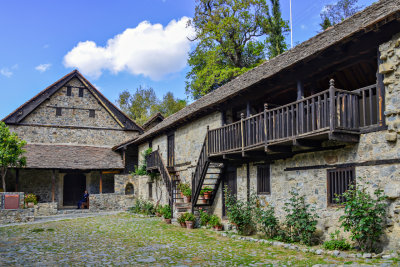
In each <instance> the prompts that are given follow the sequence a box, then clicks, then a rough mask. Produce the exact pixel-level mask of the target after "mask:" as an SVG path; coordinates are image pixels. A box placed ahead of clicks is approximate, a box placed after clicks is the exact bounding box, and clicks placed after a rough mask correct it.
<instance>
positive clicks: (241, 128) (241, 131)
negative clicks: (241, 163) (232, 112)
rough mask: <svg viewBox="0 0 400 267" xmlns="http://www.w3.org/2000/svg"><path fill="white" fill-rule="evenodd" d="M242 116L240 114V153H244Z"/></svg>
mask: <svg viewBox="0 0 400 267" xmlns="http://www.w3.org/2000/svg"><path fill="white" fill-rule="evenodd" d="M243 120H244V114H243V113H241V114H240V135H241V137H242V153H244V129H243Z"/></svg>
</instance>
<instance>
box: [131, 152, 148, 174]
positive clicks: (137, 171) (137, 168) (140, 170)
mask: <svg viewBox="0 0 400 267" xmlns="http://www.w3.org/2000/svg"><path fill="white" fill-rule="evenodd" d="M151 152H153V149H152V148H151V147H149V148H148V149H146V150H145V151H143V152H142V153H141V154H142V155H141V156H142V158H143V160H142V162H141V165H140V166H135V171H134V172H132V173H131V174H132V175H147V174H148V173H147V166H146V165H147V164H146V159H147V157H148V156H149V155H150V154H151Z"/></svg>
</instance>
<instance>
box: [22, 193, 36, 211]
mask: <svg viewBox="0 0 400 267" xmlns="http://www.w3.org/2000/svg"><path fill="white" fill-rule="evenodd" d="M25 203H26V204H27V206H28V208H33V207H34V206H35V205H36V204H37V197H36V196H35V195H34V194H26V195H25Z"/></svg>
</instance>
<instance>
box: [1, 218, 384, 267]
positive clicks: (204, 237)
mask: <svg viewBox="0 0 400 267" xmlns="http://www.w3.org/2000/svg"><path fill="white" fill-rule="evenodd" d="M85 215H86V216H90V215H91V214H85ZM97 215H99V214H97ZM59 219H60V220H58V221H51V222H44V221H42V222H34V223H28V224H25V225H18V226H10V227H2V228H0V265H1V266H110V265H111V266H126V265H130V266H293V265H295V266H312V265H315V264H323V265H325V264H339V265H340V264H344V263H345V261H346V260H345V259H341V258H333V257H327V256H325V257H322V256H317V255H314V254H308V253H302V252H299V251H292V250H286V249H284V248H277V247H271V246H269V245H267V244H262V243H251V242H247V241H242V240H233V239H230V238H227V237H223V236H221V235H219V234H216V233H214V232H212V231H210V230H205V229H195V230H187V229H182V228H180V227H177V226H174V225H167V224H165V223H164V222H163V221H161V220H160V219H159V218H139V217H135V216H133V215H130V214H128V213H114V214H110V213H107V214H105V215H101V216H95V217H86V218H75V217H73V218H71V219H67V217H66V216H65V217H64V218H62V220H61V218H59ZM351 263H353V264H358V263H356V262H347V264H351ZM359 263H367V264H374V263H375V264H377V265H381V264H382V262H377V261H376V262H375V261H367V262H363V261H360V262H359ZM384 264H385V266H390V264H389V263H384Z"/></svg>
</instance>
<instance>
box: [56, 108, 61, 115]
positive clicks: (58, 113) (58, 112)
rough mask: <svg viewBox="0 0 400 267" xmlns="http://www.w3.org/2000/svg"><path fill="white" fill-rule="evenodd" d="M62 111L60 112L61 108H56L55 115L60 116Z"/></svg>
mask: <svg viewBox="0 0 400 267" xmlns="http://www.w3.org/2000/svg"><path fill="white" fill-rule="evenodd" d="M61 115H62V112H61V108H56V116H61Z"/></svg>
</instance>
